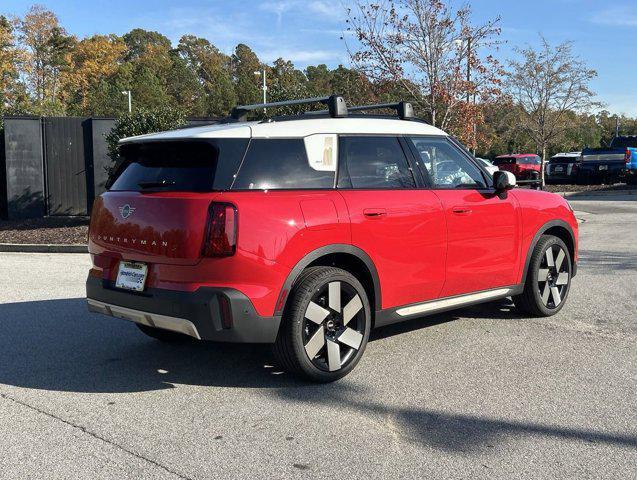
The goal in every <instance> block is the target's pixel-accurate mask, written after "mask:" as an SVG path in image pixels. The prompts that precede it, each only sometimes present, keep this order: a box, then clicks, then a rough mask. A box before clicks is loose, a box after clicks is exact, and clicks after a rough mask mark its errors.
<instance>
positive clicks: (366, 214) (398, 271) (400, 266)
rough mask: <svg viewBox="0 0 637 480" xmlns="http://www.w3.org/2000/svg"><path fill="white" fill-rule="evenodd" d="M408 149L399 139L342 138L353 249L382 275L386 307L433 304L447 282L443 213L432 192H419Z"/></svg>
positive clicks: (342, 182) (343, 187)
mask: <svg viewBox="0 0 637 480" xmlns="http://www.w3.org/2000/svg"><path fill="white" fill-rule="evenodd" d="M408 148H409V147H408V146H407V144H406V143H404V140H403V139H399V138H398V137H396V136H341V137H340V139H339V169H338V189H339V192H340V193H341V195H342V196H343V198H345V201H346V203H347V208H348V210H349V215H350V219H351V231H352V244H353V245H355V246H357V247H359V248H361V249H363V250H364V251H365V252H366V253H367V254H368V255H369V256H370V257H371V258H372V260H373V261H374V264H375V265H376V268H377V270H378V274H379V277H380V283H381V292H382V308H390V307H395V306H400V305H406V304H410V303H416V302H421V301H423V300H429V299H434V298H436V297H438V295H439V294H440V290H441V288H442V285H443V282H444V275H445V268H444V267H445V251H446V238H445V236H446V230H445V219H444V212H443V210H442V205H441V202H440V200H438V198H437V197H436V195H435V194H434V193H433V192H431V191H427V190H423V189H422V188H419V185H418V183H417V181H418V178H419V177H418V172H415V171H414V170H413V169H412V167H411V165H410V163H409V161H408V158H407V156H406V155H405V150H408Z"/></svg>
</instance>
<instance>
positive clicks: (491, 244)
mask: <svg viewBox="0 0 637 480" xmlns="http://www.w3.org/2000/svg"><path fill="white" fill-rule="evenodd" d="M410 140H411V142H412V147H413V150H414V154H416V156H417V158H418V159H419V162H418V163H419V165H420V166H421V168H422V170H423V173H424V175H426V176H427V177H428V178H429V181H430V183H431V185H432V188H433V192H434V193H435V195H436V196H437V197H438V198H439V199H440V202H441V203H442V206H443V209H444V212H445V218H446V222H447V262H446V279H445V283H444V286H443V289H442V292H441V295H440V296H441V297H449V296H454V295H461V294H466V293H472V292H478V291H481V290H488V289H492V288H497V287H505V286H510V285H514V284H515V283H516V282H517V279H516V277H517V273H518V272H517V266H518V258H519V255H520V251H519V245H520V236H521V232H520V219H519V211H518V204H517V201H516V199H515V197H514V196H513V195H506V197H505V198H500V197H499V196H497V195H496V194H495V192H494V191H493V189H492V188H490V186H489V183H490V182H489V180H488V179H487V177H486V174H485V172H483V171H481V170H480V169H479V168H478V167H477V165H476V164H475V163H474V162H473V161H472V160H471V159H470V158H469V156H468V155H466V154H465V153H463V152H461V151H460V150H459V149H458V148H457V147H456V146H455V145H453V144H452V143H451V142H450V141H449V140H448V139H446V138H442V137H413V138H411V139H410Z"/></svg>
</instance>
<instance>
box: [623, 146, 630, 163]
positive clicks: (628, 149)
mask: <svg viewBox="0 0 637 480" xmlns="http://www.w3.org/2000/svg"><path fill="white" fill-rule="evenodd" d="M630 154H631V151H630V148H627V149H626V156H625V157H624V160H626V163H630Z"/></svg>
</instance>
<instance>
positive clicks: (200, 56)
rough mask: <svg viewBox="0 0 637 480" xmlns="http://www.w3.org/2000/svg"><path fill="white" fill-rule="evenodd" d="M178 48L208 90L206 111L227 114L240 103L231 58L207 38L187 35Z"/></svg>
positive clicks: (206, 112) (221, 114) (212, 113)
mask: <svg viewBox="0 0 637 480" xmlns="http://www.w3.org/2000/svg"><path fill="white" fill-rule="evenodd" d="M177 51H178V52H179V53H180V55H181V57H182V58H184V60H185V61H186V62H187V64H188V65H189V66H190V68H191V69H192V71H193V72H195V73H196V75H197V77H198V78H199V81H200V82H201V85H202V86H203V89H204V93H205V114H206V115H211V116H225V115H227V114H228V112H229V111H230V109H231V108H232V107H233V106H234V105H235V103H236V95H235V92H234V86H233V84H232V76H231V73H230V72H231V68H230V57H228V56H227V55H224V54H223V53H221V52H220V51H219V50H218V49H217V48H216V47H215V46H214V45H212V44H211V43H210V42H209V41H208V40H206V39H205V38H199V37H196V36H194V35H184V36H183V37H181V39H180V40H179V45H178V46H177Z"/></svg>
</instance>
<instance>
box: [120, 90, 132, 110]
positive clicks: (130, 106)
mask: <svg viewBox="0 0 637 480" xmlns="http://www.w3.org/2000/svg"><path fill="white" fill-rule="evenodd" d="M122 95H128V113H131V112H132V111H133V102H132V98H131V91H130V90H124V91H122Z"/></svg>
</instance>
